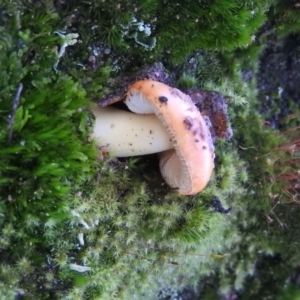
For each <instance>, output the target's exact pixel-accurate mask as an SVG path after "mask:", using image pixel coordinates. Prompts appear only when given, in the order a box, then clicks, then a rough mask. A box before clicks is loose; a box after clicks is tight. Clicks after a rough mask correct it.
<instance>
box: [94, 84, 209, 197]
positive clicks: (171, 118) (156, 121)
mask: <svg viewBox="0 0 300 300" xmlns="http://www.w3.org/2000/svg"><path fill="white" fill-rule="evenodd" d="M124 102H125V104H126V105H127V107H128V108H129V110H131V111H132V112H134V114H133V113H130V112H123V111H117V110H116V109H113V108H104V109H103V108H102V109H101V108H94V109H93V113H94V114H95V116H96V123H95V127H94V131H93V135H92V138H93V139H95V141H96V143H97V145H98V146H99V147H104V148H105V150H108V151H110V152H112V153H113V155H115V156H117V157H122V156H134V155H142V154H148V153H155V152H160V163H159V164H160V170H161V174H162V177H163V178H164V179H165V181H166V182H167V183H168V185H169V186H170V187H172V188H176V189H178V192H179V193H180V194H182V195H191V194H196V193H198V192H200V191H201V190H203V189H204V188H205V186H206V185H207V183H208V181H209V179H210V177H211V174H212V170H213V168H214V146H213V143H212V138H211V135H210V132H209V129H208V127H207V125H206V123H205V120H204V118H203V117H202V115H201V113H200V112H199V110H198V109H197V108H196V106H195V105H194V104H193V102H192V101H191V99H190V97H189V96H187V95H186V94H184V93H182V92H181V91H179V90H178V89H176V88H172V87H169V86H168V85H166V84H163V83H161V82H157V81H152V80H141V81H137V82H135V83H134V84H133V85H131V86H130V87H129V89H128V92H127V95H126V99H125V101H124Z"/></svg>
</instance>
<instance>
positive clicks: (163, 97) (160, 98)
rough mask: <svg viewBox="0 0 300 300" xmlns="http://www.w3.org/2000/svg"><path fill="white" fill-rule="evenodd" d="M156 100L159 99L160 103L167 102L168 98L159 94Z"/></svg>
mask: <svg viewBox="0 0 300 300" xmlns="http://www.w3.org/2000/svg"><path fill="white" fill-rule="evenodd" d="M158 100H159V101H160V102H162V103H167V102H168V98H167V97H165V96H160V97H158Z"/></svg>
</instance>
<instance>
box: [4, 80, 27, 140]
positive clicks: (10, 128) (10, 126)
mask: <svg viewBox="0 0 300 300" xmlns="http://www.w3.org/2000/svg"><path fill="white" fill-rule="evenodd" d="M22 90H23V84H22V83H21V82H20V83H19V84H18V87H17V91H16V93H15V96H14V98H13V102H12V107H11V113H10V116H9V122H8V138H7V143H8V144H10V142H11V138H12V132H13V126H14V121H15V113H16V110H17V108H18V105H19V101H20V95H21V92H22Z"/></svg>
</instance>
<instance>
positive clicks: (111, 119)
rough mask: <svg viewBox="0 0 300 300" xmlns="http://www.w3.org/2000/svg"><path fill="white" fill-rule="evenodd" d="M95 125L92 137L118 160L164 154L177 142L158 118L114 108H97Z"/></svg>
mask: <svg viewBox="0 0 300 300" xmlns="http://www.w3.org/2000/svg"><path fill="white" fill-rule="evenodd" d="M92 112H93V114H94V116H95V125H94V128H93V133H92V136H91V138H92V139H93V140H94V141H95V142H96V144H97V146H98V147H99V148H101V150H102V152H109V153H110V154H111V155H113V156H116V157H127V156H136V155H145V154H151V153H157V152H162V151H165V150H169V149H172V148H173V147H174V146H173V143H172V141H171V138H170V135H169V134H168V132H167V130H166V128H165V127H164V126H163V124H162V123H161V121H160V120H159V119H158V118H157V117H156V116H155V115H154V114H152V115H139V114H135V113H131V112H127V111H123V110H119V109H116V108H112V107H105V108H99V107H93V108H92Z"/></svg>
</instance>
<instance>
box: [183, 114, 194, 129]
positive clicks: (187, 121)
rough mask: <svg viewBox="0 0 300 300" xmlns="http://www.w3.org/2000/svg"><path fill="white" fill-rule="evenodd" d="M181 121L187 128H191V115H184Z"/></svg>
mask: <svg viewBox="0 0 300 300" xmlns="http://www.w3.org/2000/svg"><path fill="white" fill-rule="evenodd" d="M183 123H184V124H185V125H186V128H187V130H191V129H192V127H193V119H192V118H191V117H186V118H185V119H184V120H183Z"/></svg>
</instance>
